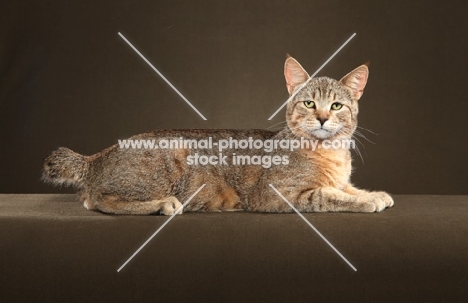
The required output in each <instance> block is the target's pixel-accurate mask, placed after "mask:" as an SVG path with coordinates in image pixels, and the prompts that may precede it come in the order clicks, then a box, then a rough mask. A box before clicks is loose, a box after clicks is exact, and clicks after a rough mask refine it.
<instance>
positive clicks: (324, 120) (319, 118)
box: [317, 117, 328, 126]
mask: <svg viewBox="0 0 468 303" xmlns="http://www.w3.org/2000/svg"><path fill="white" fill-rule="evenodd" d="M317 120H319V122H320V125H322V126H323V125H324V124H325V122H327V121H328V119H327V118H321V117H318V118H317Z"/></svg>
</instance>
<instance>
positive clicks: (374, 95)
mask: <svg viewBox="0 0 468 303" xmlns="http://www.w3.org/2000/svg"><path fill="white" fill-rule="evenodd" d="M2 2H3V3H2V4H1V9H0V79H1V80H0V81H1V83H0V115H1V116H0V118H1V119H0V121H1V122H0V123H1V130H0V139H1V154H0V156H1V160H2V165H1V169H0V179H1V182H0V192H4V193H17V192H18V193H19V192H57V191H59V190H58V189H54V188H50V187H47V186H45V185H43V184H41V183H40V181H39V178H40V170H41V165H42V159H43V158H44V157H45V156H46V155H47V154H48V153H49V152H50V151H51V150H53V149H55V148H56V147H58V146H67V147H70V148H72V149H74V150H76V151H79V152H81V153H84V154H92V153H94V152H97V151H99V150H101V149H103V148H105V147H107V146H109V145H111V144H114V143H116V142H117V139H121V138H125V137H128V136H130V135H133V134H137V133H140V132H144V131H147V130H152V129H163V128H267V127H269V126H271V125H273V124H275V123H277V122H280V121H283V120H284V111H282V112H280V113H279V114H278V115H277V116H276V117H275V119H273V121H268V120H267V119H268V117H269V116H270V115H271V114H272V113H273V112H274V111H275V110H276V109H277V108H278V107H279V106H280V105H281V104H282V103H283V102H284V101H285V100H286V98H287V92H286V89H285V85H284V79H283V62H284V58H285V54H286V53H289V54H291V55H293V56H294V57H295V58H296V59H298V60H299V61H300V62H301V63H302V65H303V66H304V67H305V68H306V69H307V70H308V71H309V72H310V73H313V72H314V71H315V70H316V69H317V68H318V67H320V66H321V65H322V63H323V62H324V61H325V60H326V59H327V58H328V57H329V56H330V55H331V54H332V53H333V52H334V51H335V50H336V49H337V48H338V47H339V46H340V45H341V44H342V43H343V42H344V41H345V40H346V39H347V38H348V37H349V36H350V35H351V34H352V33H354V32H355V33H357V36H356V37H355V38H354V39H353V40H352V41H351V42H350V43H349V44H348V45H347V46H346V47H345V48H344V49H343V50H342V51H341V52H340V53H339V54H338V55H337V56H336V57H335V58H334V59H333V60H332V61H331V62H330V63H329V64H328V65H327V66H326V67H325V68H324V69H323V70H322V71H321V72H320V74H319V75H327V76H331V77H334V78H340V77H341V76H343V75H344V74H345V73H347V72H349V71H350V70H351V69H353V68H354V67H356V66H358V65H360V64H361V63H364V62H367V61H370V62H371V67H370V71H371V72H370V79H369V82H368V86H367V88H366V92H365V94H364V96H363V98H362V100H361V113H360V125H361V126H362V127H365V128H368V129H370V130H372V131H374V132H376V133H378V135H373V134H371V133H367V134H368V138H369V139H370V140H372V141H374V142H375V143H376V144H371V143H369V142H363V143H364V145H365V152H364V163H362V161H361V160H359V159H358V158H357V157H356V161H355V164H356V172H355V174H354V176H353V180H354V181H355V183H356V184H357V185H358V186H361V187H366V188H371V189H384V190H387V191H389V192H391V193H395V194H423V193H425V194H468V187H467V186H465V183H466V178H465V176H466V171H467V170H468V165H467V162H468V161H466V155H467V151H468V148H467V142H466V130H467V122H466V121H467V119H466V115H467V112H468V102H467V97H466V92H465V90H466V88H465V87H466V76H467V72H468V70H467V64H466V63H467V62H466V61H467V60H466V54H467V53H468V41H467V39H466V37H467V36H468V30H467V29H468V26H467V22H466V20H467V18H466V16H465V14H466V4H465V3H464V1H444V2H437V3H436V2H435V1H434V2H433V3H432V4H430V3H429V2H427V1H407V0H397V1H388V2H387V3H381V2H380V1H313V0H307V1H243V0H235V1H214V0H213V1H186V0H184V1H181V0H170V1H121V0H112V1H109V0H106V1H89V0H84V1H83V0H79V1H78V0H73V1H56V0H52V1H32V0H31V1H19V2H16V1H15V2H13V1H5V0H4V1H2ZM118 32H122V34H124V35H125V36H126V37H127V38H128V39H129V40H130V41H131V42H133V44H134V45H135V46H136V47H137V48H138V49H139V50H140V51H141V52H142V53H143V54H144V55H146V57H147V58H148V60H150V61H151V62H152V63H153V64H154V65H155V66H156V67H157V68H158V69H159V70H160V71H161V72H162V73H163V74H164V75H165V76H166V77H167V78H168V79H169V80H170V81H172V82H173V84H174V85H175V86H176V87H178V88H179V89H180V91H181V92H182V93H183V94H184V95H185V96H186V97H187V98H188V99H189V100H190V101H191V102H192V103H193V104H194V105H195V106H196V107H197V108H198V109H199V110H200V111H201V112H202V113H203V115H205V116H206V117H207V118H208V120H207V121H203V120H202V119H201V118H200V117H199V116H198V115H197V114H196V113H195V112H194V111H193V110H192V109H191V108H190V107H189V106H188V105H186V104H185V103H184V101H182V100H181V99H180V98H179V97H178V96H177V95H176V94H175V93H174V92H173V91H172V90H171V89H170V88H169V87H168V86H167V85H166V84H165V83H164V82H163V81H162V80H161V79H160V78H159V76H158V75H156V73H155V72H154V71H153V70H152V69H151V68H150V67H149V66H148V65H147V64H146V63H145V62H143V60H142V59H141V58H140V57H138V56H137V54H136V53H135V52H134V51H133V50H132V49H130V47H129V46H128V45H127V44H126V43H125V42H124V41H123V40H122V39H121V38H120V37H119V36H118V34H117V33H118ZM365 133H366V132H365ZM362 149H363V147H361V150H362ZM61 192H66V191H65V190H61Z"/></svg>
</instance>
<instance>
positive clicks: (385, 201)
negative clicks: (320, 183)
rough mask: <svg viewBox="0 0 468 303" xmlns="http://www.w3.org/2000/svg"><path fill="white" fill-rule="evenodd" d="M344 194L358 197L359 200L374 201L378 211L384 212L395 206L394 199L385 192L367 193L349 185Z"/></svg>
mask: <svg viewBox="0 0 468 303" xmlns="http://www.w3.org/2000/svg"><path fill="white" fill-rule="evenodd" d="M344 192H346V193H348V194H351V195H354V196H357V197H358V201H359V200H368V199H373V200H375V203H376V205H377V211H382V210H384V209H385V208H386V207H392V206H393V205H394V201H393V198H392V197H391V196H390V195H389V194H388V193H386V192H384V191H367V190H363V189H359V188H356V187H354V186H352V185H351V184H348V186H346V188H345V189H344Z"/></svg>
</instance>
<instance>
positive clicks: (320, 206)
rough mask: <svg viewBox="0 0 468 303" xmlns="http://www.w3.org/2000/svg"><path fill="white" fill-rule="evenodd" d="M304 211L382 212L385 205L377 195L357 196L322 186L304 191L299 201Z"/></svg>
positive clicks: (298, 204) (301, 209) (299, 205)
mask: <svg viewBox="0 0 468 303" xmlns="http://www.w3.org/2000/svg"><path fill="white" fill-rule="evenodd" d="M296 204H297V206H298V210H299V211H304V212H369V213H372V212H375V211H377V212H380V211H382V210H383V209H384V208H385V206H383V205H384V204H383V203H382V201H380V199H376V197H373V196H370V195H364V196H356V195H351V194H349V193H346V192H344V191H342V190H339V189H337V188H334V187H320V188H317V189H314V190H311V191H308V192H305V193H303V194H302V195H301V196H300V197H299V199H298V201H297V203H296Z"/></svg>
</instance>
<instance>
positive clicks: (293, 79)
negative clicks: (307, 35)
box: [284, 57, 309, 95]
mask: <svg viewBox="0 0 468 303" xmlns="http://www.w3.org/2000/svg"><path fill="white" fill-rule="evenodd" d="M284 77H285V78H286V88H287V89H288V92H289V94H290V95H292V93H293V92H294V91H295V90H296V88H298V87H299V86H300V85H301V84H302V83H304V82H306V81H307V80H308V79H309V74H308V73H307V72H306V71H305V69H304V68H302V66H301V65H300V64H299V62H297V61H296V59H294V58H293V57H288V58H287V59H286V62H285V63H284Z"/></svg>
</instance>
